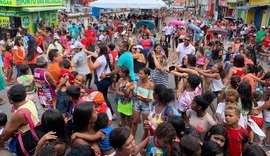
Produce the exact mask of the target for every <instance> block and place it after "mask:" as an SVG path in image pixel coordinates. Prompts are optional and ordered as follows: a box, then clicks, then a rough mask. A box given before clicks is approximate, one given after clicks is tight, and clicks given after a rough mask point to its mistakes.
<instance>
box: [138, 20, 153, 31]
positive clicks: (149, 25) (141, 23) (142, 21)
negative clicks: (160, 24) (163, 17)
mask: <svg viewBox="0 0 270 156" xmlns="http://www.w3.org/2000/svg"><path fill="white" fill-rule="evenodd" d="M143 25H147V27H148V29H150V30H152V29H154V28H155V24H154V23H153V22H151V21H148V20H141V21H140V22H138V23H137V24H136V28H137V29H139V28H141V27H142V26H143Z"/></svg>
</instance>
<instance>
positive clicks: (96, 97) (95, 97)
mask: <svg viewBox="0 0 270 156" xmlns="http://www.w3.org/2000/svg"><path fill="white" fill-rule="evenodd" d="M84 100H86V101H90V102H94V103H95V104H98V105H102V104H103V103H104V102H105V99H104V96H103V94H102V93H101V92H99V91H94V92H92V93H91V94H89V95H88V96H87V97H85V99H84Z"/></svg>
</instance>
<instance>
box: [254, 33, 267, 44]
mask: <svg viewBox="0 0 270 156" xmlns="http://www.w3.org/2000/svg"><path fill="white" fill-rule="evenodd" d="M265 35H266V32H265V31H262V30H260V31H258V32H257V34H256V36H257V39H256V42H261V40H262V38H263V37H264V36H265Z"/></svg>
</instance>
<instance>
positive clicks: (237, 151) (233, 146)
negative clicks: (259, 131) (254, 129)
mask: <svg viewBox="0 0 270 156" xmlns="http://www.w3.org/2000/svg"><path fill="white" fill-rule="evenodd" d="M225 120H226V129H227V132H228V136H230V137H229V140H228V151H229V155H230V156H241V155H242V152H243V151H244V150H245V148H246V147H247V145H248V132H247V131H246V130H245V129H244V128H243V127H241V126H240V125H239V124H238V121H239V120H240V110H239V109H238V108H237V106H235V105H228V106H226V108H225Z"/></svg>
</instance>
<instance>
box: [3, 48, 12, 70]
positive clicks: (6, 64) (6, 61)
mask: <svg viewBox="0 0 270 156" xmlns="http://www.w3.org/2000/svg"><path fill="white" fill-rule="evenodd" d="M11 61H12V55H11V54H10V53H9V52H7V51H6V52H5V59H4V68H11Z"/></svg>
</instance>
